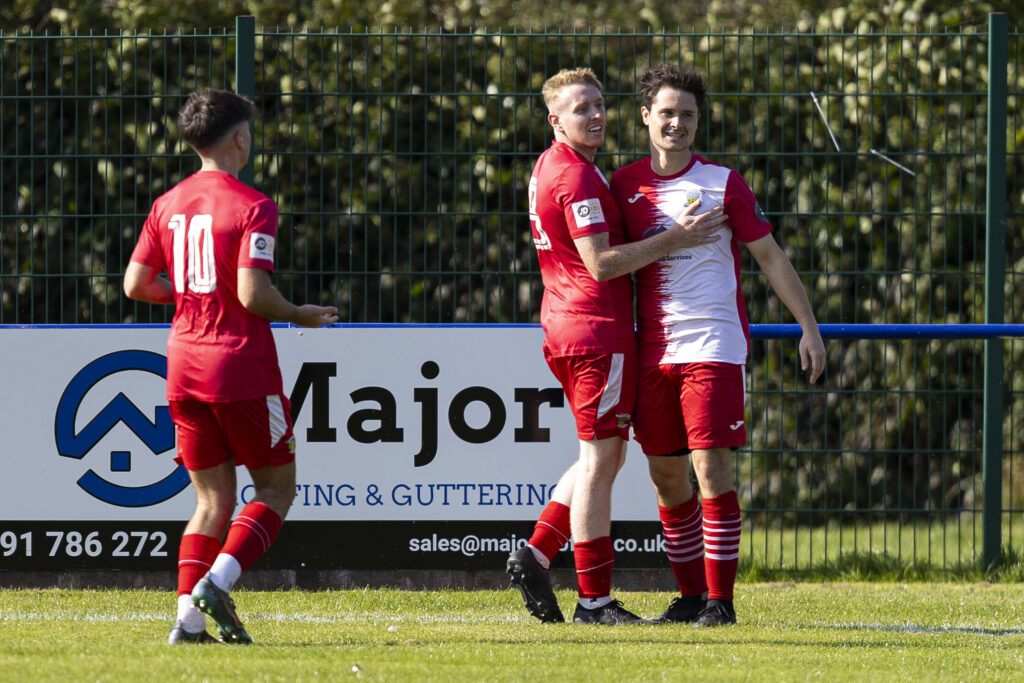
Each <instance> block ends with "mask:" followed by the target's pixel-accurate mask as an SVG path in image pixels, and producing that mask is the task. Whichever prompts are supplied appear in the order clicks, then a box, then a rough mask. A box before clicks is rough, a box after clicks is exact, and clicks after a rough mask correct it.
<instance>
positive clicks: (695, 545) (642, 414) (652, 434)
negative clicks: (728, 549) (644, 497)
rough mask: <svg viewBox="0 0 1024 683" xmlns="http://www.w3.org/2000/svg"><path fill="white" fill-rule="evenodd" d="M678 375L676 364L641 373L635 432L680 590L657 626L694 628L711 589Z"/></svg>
mask: <svg viewBox="0 0 1024 683" xmlns="http://www.w3.org/2000/svg"><path fill="white" fill-rule="evenodd" d="M679 374H680V373H679V366H678V365H663V366H660V367H650V368H645V369H644V370H643V371H641V373H640V384H639V389H638V391H637V400H636V417H635V421H634V431H635V433H636V439H637V441H638V442H639V443H640V445H641V446H642V447H643V450H644V453H646V454H647V467H648V471H649V472H650V475H651V483H652V484H653V485H654V493H655V496H656V498H657V501H658V517H659V519H660V521H661V527H662V534H663V537H664V539H665V554H666V556H667V557H668V561H669V566H671V567H672V573H673V575H674V576H675V578H676V585H677V586H678V588H679V595H678V596H677V597H676V598H674V599H673V600H672V602H671V604H669V606H668V608H667V609H666V610H665V611H664V613H663V614H662V615H661V616H660V617H659V618H658V619H657V620H656V621H659V622H683V623H691V622H693V621H696V620H697V617H698V615H699V614H700V611H701V610H702V609H704V606H705V600H706V591H707V584H706V582H705V579H704V538H703V535H702V530H701V514H700V505H699V504H698V502H697V494H696V492H695V491H694V490H693V487H692V486H691V485H690V459H689V457H688V453H689V450H688V442H687V438H686V425H685V422H684V420H683V412H682V406H681V405H680V378H679Z"/></svg>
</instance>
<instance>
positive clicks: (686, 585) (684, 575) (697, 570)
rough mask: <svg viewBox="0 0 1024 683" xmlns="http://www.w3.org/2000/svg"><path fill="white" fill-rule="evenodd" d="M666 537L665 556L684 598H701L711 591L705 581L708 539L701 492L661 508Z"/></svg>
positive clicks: (662, 524)
mask: <svg viewBox="0 0 1024 683" xmlns="http://www.w3.org/2000/svg"><path fill="white" fill-rule="evenodd" d="M658 516H659V517H661V528H662V531H663V532H664V534H665V554H666V555H668V561H669V565H670V566H671V567H672V573H673V574H675V576H676V584H678V585H679V594H680V595H701V594H703V593H704V591H706V590H707V589H708V584H707V580H706V579H705V578H704V536H703V534H702V531H701V514H700V505H698V504H697V493H696V492H694V494H693V498H691V499H690V500H688V501H686V502H685V503H683V504H682V505H677V506H676V507H671V508H663V507H660V506H659V507H658Z"/></svg>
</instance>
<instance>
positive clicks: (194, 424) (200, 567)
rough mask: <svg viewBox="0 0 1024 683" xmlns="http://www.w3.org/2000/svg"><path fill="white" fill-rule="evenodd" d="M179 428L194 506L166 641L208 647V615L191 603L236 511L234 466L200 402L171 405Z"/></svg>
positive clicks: (183, 540) (182, 549)
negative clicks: (169, 631) (169, 632)
mask: <svg viewBox="0 0 1024 683" xmlns="http://www.w3.org/2000/svg"><path fill="white" fill-rule="evenodd" d="M171 415H172V417H173V419H174V421H175V425H176V427H177V446H178V449H177V450H178V454H177V456H176V457H175V461H176V462H177V463H178V464H183V465H184V466H185V468H186V469H187V470H188V472H189V477H190V479H191V481H192V489H193V491H194V492H195V496H196V507H195V511H194V512H193V514H192V517H191V518H190V519H189V521H188V523H187V524H186V526H185V530H184V533H183V534H182V537H181V543H180V544H179V547H178V604H177V620H176V622H175V624H174V627H173V628H172V629H171V634H170V636H169V638H168V642H169V643H171V644H172V645H173V644H179V643H209V642H217V639H216V638H214V637H213V636H211V635H209V634H208V633H207V632H206V615H205V614H203V613H202V612H201V611H199V609H198V608H197V607H196V606H195V605H194V604H193V603H192V598H191V594H192V590H193V589H194V588H195V585H196V583H198V582H199V580H200V579H201V578H202V577H203V575H204V574H206V572H207V571H209V569H210V566H211V565H212V564H213V561H214V558H215V557H216V556H217V553H218V552H219V550H220V545H221V539H222V538H223V537H224V529H225V528H227V525H228V522H229V521H230V520H231V513H232V511H233V510H234V506H235V500H234V497H235V467H234V463H232V462H231V455H230V452H229V451H228V449H227V445H226V443H225V442H224V441H223V439H222V438H221V435H220V433H219V428H218V426H217V422H216V419H215V417H214V416H213V414H212V413H211V412H210V411H209V410H208V409H207V407H206V405H205V404H203V403H201V402H198V401H172V402H171Z"/></svg>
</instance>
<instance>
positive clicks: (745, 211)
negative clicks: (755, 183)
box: [725, 170, 772, 242]
mask: <svg viewBox="0 0 1024 683" xmlns="http://www.w3.org/2000/svg"><path fill="white" fill-rule="evenodd" d="M725 213H726V215H728V216H729V225H730V227H731V228H732V230H733V234H734V235H735V236H736V239H738V240H739V241H740V242H756V241H757V240H759V239H761V238H762V237H764V236H765V235H769V234H771V232H772V224H771V223H769V222H768V217H767V216H765V215H764V211H762V210H761V205H760V204H758V203H757V198H756V197H755V196H754V192H753V191H752V190H751V189H750V186H749V185H747V181H745V180H743V177H742V176H741V175H740V174H739V173H737V172H736V171H735V170H733V171H730V172H729V179H728V180H727V181H726V184H725Z"/></svg>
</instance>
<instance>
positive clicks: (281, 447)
mask: <svg viewBox="0 0 1024 683" xmlns="http://www.w3.org/2000/svg"><path fill="white" fill-rule="evenodd" d="M217 412H218V417H219V420H220V423H221V425H222V428H223V430H224V432H225V433H226V434H227V438H228V441H229V442H230V444H231V450H232V453H234V454H235V458H234V462H235V464H236V465H245V466H246V467H247V468H248V470H249V474H250V475H251V477H252V480H253V489H254V491H255V495H254V497H253V499H252V500H251V501H250V502H248V503H247V504H246V505H245V507H243V508H242V510H241V511H240V512H239V513H238V514H237V515H236V516H235V519H234V520H233V521H232V522H231V525H230V526H229V527H228V532H227V537H226V538H225V540H224V545H223V547H222V548H221V550H220V553H219V554H218V555H217V558H216V559H215V560H214V562H213V565H212V566H211V567H210V571H209V573H207V574H206V576H204V577H203V578H202V579H201V580H200V581H199V583H197V584H196V587H195V589H194V590H193V591H192V601H193V602H194V603H195V604H196V605H197V606H199V608H200V609H201V610H202V611H204V612H206V613H207V614H209V615H210V616H212V617H213V619H214V621H216V622H217V629H218V631H219V632H220V634H221V638H222V639H223V640H224V641H225V642H230V643H241V644H247V643H251V642H252V639H251V638H250V637H249V634H248V633H247V632H246V630H245V628H244V626H243V625H242V622H241V619H239V617H238V614H237V612H236V611H235V605H234V601H233V600H232V599H231V597H230V595H229V593H230V592H231V590H232V589H233V588H234V585H235V582H236V581H237V580H238V578H239V577H240V576H241V574H242V572H243V571H245V570H246V569H248V568H249V567H250V566H251V565H252V563H253V562H255V561H256V560H257V559H258V558H259V557H260V556H261V555H263V554H264V553H265V552H266V551H267V550H268V549H269V548H270V545H271V544H272V543H273V542H274V540H275V539H276V538H277V534H278V532H279V531H280V529H281V525H282V523H283V521H284V517H285V515H286V514H287V513H288V509H289V507H290V506H291V503H292V500H294V498H295V439H294V438H293V436H292V423H291V416H290V405H289V403H288V399H287V398H286V397H284V396H281V395H275V396H268V397H266V398H265V399H252V400H247V401H236V402H233V403H226V404H221V405H220V406H218V407H217Z"/></svg>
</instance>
